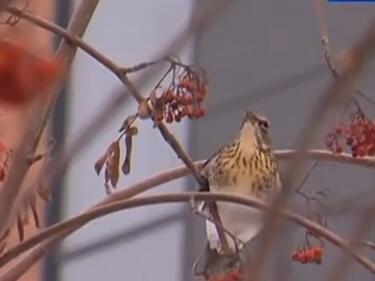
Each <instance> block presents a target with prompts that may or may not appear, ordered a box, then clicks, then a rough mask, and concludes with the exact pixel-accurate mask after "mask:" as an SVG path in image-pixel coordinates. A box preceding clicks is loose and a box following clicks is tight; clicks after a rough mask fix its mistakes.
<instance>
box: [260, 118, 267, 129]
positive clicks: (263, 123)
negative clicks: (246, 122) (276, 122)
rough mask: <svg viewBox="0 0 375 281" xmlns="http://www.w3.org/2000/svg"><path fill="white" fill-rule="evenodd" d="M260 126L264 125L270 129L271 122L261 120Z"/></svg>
mask: <svg viewBox="0 0 375 281" xmlns="http://www.w3.org/2000/svg"><path fill="white" fill-rule="evenodd" d="M259 127H262V128H264V129H268V127H269V123H268V122H267V121H263V120H262V121H259Z"/></svg>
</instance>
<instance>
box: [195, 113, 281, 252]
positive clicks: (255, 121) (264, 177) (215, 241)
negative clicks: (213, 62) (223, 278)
mask: <svg viewBox="0 0 375 281" xmlns="http://www.w3.org/2000/svg"><path fill="white" fill-rule="evenodd" d="M269 127H270V121H269V120H268V119H267V118H266V117H264V116H262V115H260V114H257V113H254V112H252V111H246V114H245V116H244V118H243V121H242V125H241V128H240V132H239V134H238V135H237V136H236V137H235V138H234V139H233V140H232V141H231V142H230V143H229V144H227V145H225V146H223V147H221V148H220V149H219V150H218V151H217V152H216V153H215V154H214V155H213V156H212V157H210V158H209V159H208V160H207V161H206V162H205V163H204V164H203V166H202V168H201V170H200V173H201V176H202V178H204V179H205V180H206V183H207V185H206V187H205V188H202V189H201V190H200V191H208V192H212V193H214V192H225V193H228V194H235V195H241V196H246V197H250V198H255V199H258V200H261V201H263V202H268V201H270V200H272V198H274V197H275V196H276V195H277V194H278V193H279V192H280V191H281V180H280V174H279V168H278V164H277V160H276V157H275V155H274V154H273V152H272V148H271V136H270V132H269ZM215 204H216V210H217V213H218V215H219V217H220V220H221V223H222V227H223V228H224V229H225V231H226V238H227V239H226V240H227V242H228V246H229V250H230V252H232V253H233V252H235V251H238V250H241V248H242V247H243V245H244V244H245V243H247V242H249V241H250V240H252V239H253V238H254V237H255V236H256V235H257V234H258V233H259V232H260V231H261V229H262V228H263V226H264V222H263V218H262V213H261V212H260V211H259V210H256V209H255V208H249V207H247V206H241V205H238V204H235V203H229V202H216V203H215ZM199 209H200V210H201V211H202V212H206V214H208V213H209V210H208V205H207V204H205V203H204V202H202V203H201V204H200V207H199ZM228 232H229V233H228ZM229 234H230V235H229ZM206 235H207V240H208V246H209V248H210V249H211V250H214V251H216V252H217V253H219V254H222V253H223V247H222V245H221V243H220V239H219V234H218V233H217V229H216V226H215V224H214V223H213V221H212V220H206ZM234 238H235V239H234ZM238 242H241V243H238Z"/></svg>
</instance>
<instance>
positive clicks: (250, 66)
mask: <svg viewBox="0 0 375 281" xmlns="http://www.w3.org/2000/svg"><path fill="white" fill-rule="evenodd" d="M236 2H237V4H234V5H233V7H232V8H231V9H230V11H228V12H227V13H225V14H224V15H223V16H222V17H221V18H220V19H219V20H218V22H217V23H216V24H215V25H214V26H212V27H211V28H210V29H209V30H208V32H206V33H205V34H204V35H202V36H200V37H198V38H197V41H196V49H195V60H196V62H197V63H199V64H201V65H203V66H204V67H205V68H206V70H207V72H208V76H209V81H210V94H209V99H208V101H207V107H208V114H207V116H206V117H204V118H203V119H201V120H200V121H199V122H194V123H193V125H192V128H191V138H190V140H191V151H192V153H193V155H194V158H196V159H199V158H205V157H208V156H209V155H210V154H212V153H213V152H214V151H215V150H216V149H218V147H220V146H221V145H223V144H225V143H226V142H228V141H229V140H230V139H231V138H232V137H233V135H234V134H236V133H237V131H238V129H239V126H240V120H241V118H242V116H243V115H244V112H245V110H247V109H251V110H253V111H256V112H259V113H262V114H264V115H266V116H268V117H269V118H270V120H271V131H272V136H273V142H274V147H275V148H293V145H294V143H295V141H296V138H297V136H298V135H299V134H300V132H301V130H302V129H303V128H304V121H305V120H306V118H308V117H309V116H310V111H311V108H312V105H313V104H314V102H315V101H316V100H317V98H318V97H319V95H320V94H321V93H322V91H323V89H325V87H326V86H327V85H328V84H329V82H331V77H330V74H329V72H328V69H327V68H326V66H325V65H324V60H323V56H322V47H321V44H320V34H319V26H318V22H317V19H316V16H315V14H314V1H294V0H285V1H275V0H262V1H249V0H241V1H236ZM198 3H199V4H204V3H206V1H198ZM198 7H199V5H198ZM374 15H375V5H371V4H357V5H348V4H345V5H344V4H335V5H333V4H332V5H329V7H328V29H329V32H330V35H331V43H332V46H333V49H334V50H335V51H337V52H340V51H343V50H345V48H346V47H348V46H351V45H352V44H353V43H354V42H355V41H356V40H357V39H358V38H360V35H361V34H362V33H363V31H364V28H365V27H366V26H368V24H369V23H370V20H371V19H372V17H373V16H374ZM374 70H375V67H373V66H372V67H370V69H369V72H368V73H369V74H368V75H367V76H366V79H365V80H364V81H363V83H362V84H361V85H359V88H360V89H362V90H363V91H364V92H365V93H366V94H367V95H368V96H370V97H372V98H373V99H375V94H374V90H375V83H374V80H373V79H372V75H373V73H374ZM359 101H360V102H362V103H363V104H365V102H363V100H361V98H359ZM364 108H365V109H366V110H367V112H368V113H369V116H371V117H373V116H374V114H373V113H374V107H372V106H368V104H367V105H364ZM333 123H334V120H332V124H333ZM327 130H328V127H327V126H325V127H323V129H322V130H321V134H319V136H318V138H319V140H320V141H319V142H317V143H316V144H315V146H314V147H322V146H323V145H324V143H323V140H324V137H323V136H324V134H325V132H326V131H327ZM281 164H282V166H283V164H284V163H281ZM310 164H311V163H310ZM373 182H374V176H373V172H372V171H370V170H367V169H364V168H362V169H359V168H356V167H349V166H342V165H339V164H328V163H321V164H320V165H319V167H318V169H317V170H316V171H315V172H314V174H313V175H312V176H311V178H310V179H309V181H308V182H307V183H306V185H305V187H304V189H305V190H306V191H312V190H317V189H321V188H327V187H328V188H329V189H330V190H331V194H330V197H329V200H336V199H339V198H342V197H344V196H347V195H354V194H361V192H364V191H365V190H369V189H371V188H372V189H373V188H374V185H373ZM371 199H372V198H371ZM356 221H357V217H356V216H355V215H354V214H350V215H345V216H344V215H342V216H336V217H332V218H330V219H329V227H330V228H332V229H334V230H336V231H338V232H339V233H340V234H341V235H342V236H343V237H350V235H351V231H352V229H353V226H354V225H356V224H355V223H356ZM187 225H188V226H189V227H187V235H186V236H187V239H186V241H187V247H186V266H187V267H186V271H185V279H184V280H191V277H190V271H189V270H190V268H189V266H190V264H191V262H192V260H193V259H194V258H195V256H196V255H197V254H198V251H199V248H200V247H201V245H202V243H203V240H202V233H203V228H202V222H201V221H200V220H198V219H196V218H192V216H190V215H187ZM293 234H294V236H293V239H292V238H291V237H292V236H288V239H287V241H289V242H290V243H286V241H283V240H282V239H283V237H278V238H277V239H278V241H280V242H281V243H280V244H284V245H286V247H284V248H283V249H282V251H280V250H277V249H274V250H273V255H272V256H273V258H272V259H271V261H270V267H269V270H268V273H267V274H269V275H271V276H273V274H274V272H276V271H275V270H276V269H274V267H275V265H276V264H278V263H279V262H280V261H285V264H283V266H284V267H285V268H288V267H290V275H287V276H286V277H287V279H286V280H324V277H325V276H326V275H327V272H329V270H330V268H331V266H332V263H333V262H334V261H335V259H336V258H337V256H338V255H340V254H341V251H339V250H337V249H336V248H335V247H332V246H331V245H329V244H327V247H326V251H325V257H324V262H323V264H322V265H321V266H317V265H305V266H303V265H300V264H296V263H293V262H291V260H290V253H291V251H292V249H295V248H296V247H297V245H298V243H299V242H301V241H303V238H302V234H303V231H302V230H300V229H298V228H296V231H294V232H293ZM369 239H372V240H375V236H374V235H370V236H369ZM368 254H369V255H370V256H372V257H373V258H374V257H375V255H374V254H373V253H372V252H368ZM277 274H280V271H278V272H277ZM279 277H280V275H279ZM346 278H347V279H346V280H374V277H373V276H371V275H370V274H369V273H368V272H367V271H366V270H364V269H363V268H362V267H360V266H357V265H355V266H353V270H352V272H351V274H350V275H347V276H346ZM269 280H272V279H269ZM273 280H278V279H273Z"/></svg>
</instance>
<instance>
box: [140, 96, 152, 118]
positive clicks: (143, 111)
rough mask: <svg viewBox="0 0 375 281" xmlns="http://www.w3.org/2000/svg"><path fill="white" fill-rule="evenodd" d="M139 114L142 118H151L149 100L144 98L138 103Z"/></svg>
mask: <svg viewBox="0 0 375 281" xmlns="http://www.w3.org/2000/svg"><path fill="white" fill-rule="evenodd" d="M138 116H139V118H141V119H148V118H150V111H149V108H148V104H147V100H143V101H141V102H140V103H139V104H138Z"/></svg>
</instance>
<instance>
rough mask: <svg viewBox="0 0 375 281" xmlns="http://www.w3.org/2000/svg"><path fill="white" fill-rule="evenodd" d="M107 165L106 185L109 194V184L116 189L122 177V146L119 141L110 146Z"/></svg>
mask: <svg viewBox="0 0 375 281" xmlns="http://www.w3.org/2000/svg"><path fill="white" fill-rule="evenodd" d="M105 163H106V167H105V184H106V188H107V192H108V191H109V185H108V184H109V183H110V184H111V186H112V187H114V188H115V187H116V185H117V182H118V179H119V175H120V171H119V170H120V144H119V142H118V141H115V142H113V143H112V144H111V145H110V147H109V152H108V154H107V158H106V162H105Z"/></svg>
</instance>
